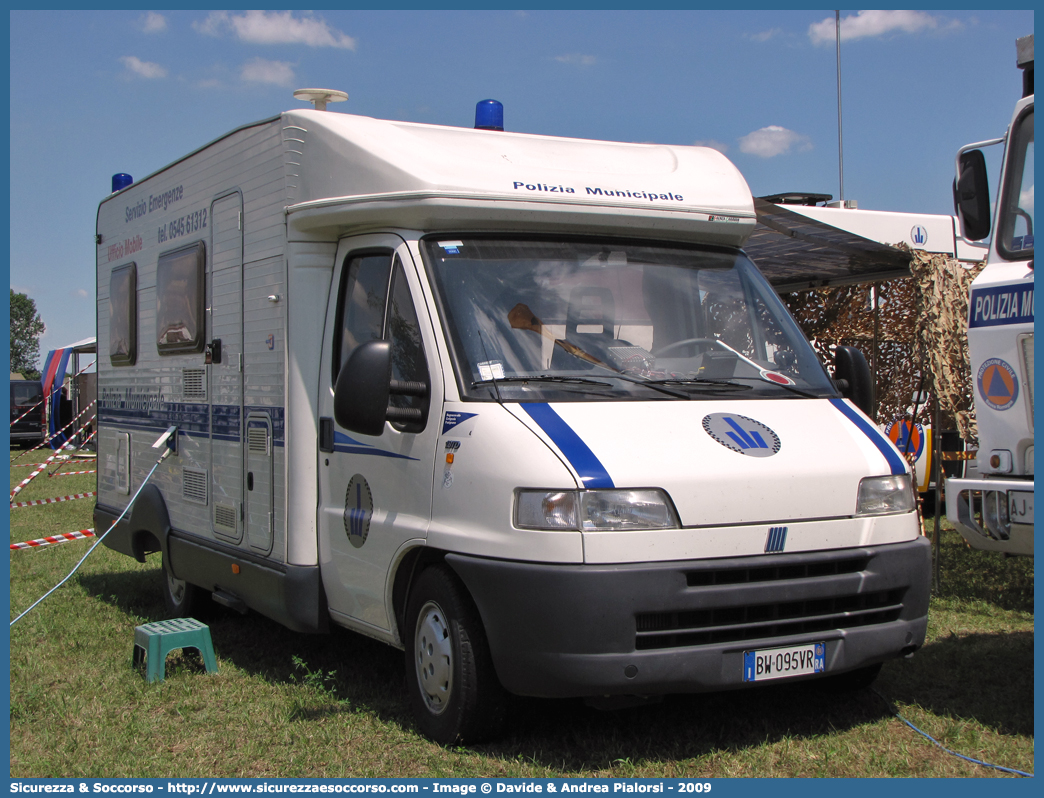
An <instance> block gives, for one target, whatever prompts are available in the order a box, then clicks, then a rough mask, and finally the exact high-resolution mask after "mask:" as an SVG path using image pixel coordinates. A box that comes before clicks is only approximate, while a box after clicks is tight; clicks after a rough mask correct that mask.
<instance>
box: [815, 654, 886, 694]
mask: <svg viewBox="0 0 1044 798" xmlns="http://www.w3.org/2000/svg"><path fill="white" fill-rule="evenodd" d="M881 665H882V663H880V662H878V663H877V664H876V665H867V666H866V667H865V668H856V670H854V671H846V672H845V673H837V674H834V675H833V676H826V677H824V678H822V679H820V680H819V681H818V682H817V683H816V684H817V686H819V687H820V688H821V689H823V690H825V691H827V692H829V693H854V692H856V691H857V690H865V689H866V688H868V687H869V686H870V685H872V684H873V683H874V680H875V679H876V678H877V674H879V673H880V672H881Z"/></svg>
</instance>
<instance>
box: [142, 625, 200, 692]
mask: <svg viewBox="0 0 1044 798" xmlns="http://www.w3.org/2000/svg"><path fill="white" fill-rule="evenodd" d="M179 648H194V649H196V650H197V651H199V653H200V654H202V655H203V664H204V665H206V668H207V673H217V669H218V667H217V659H215V657H214V644H213V643H212V642H211V640H210V627H209V626H207V625H206V624H205V623H200V622H199V621H197V620H196V619H195V618H174V619H173V620H169V621H156V622H154V623H147V624H145V625H144V626H136V627H134V659H133V665H134V666H135V667H137V666H139V665H140V664H141V661H142V659H144V660H145V664H146V672H145V679H146V681H150V682H154V681H156V680H157V679H159V680H160V681H163V678H164V675H165V671H166V665H167V654H169V653H170V652H171V651H177V650H178V649H179Z"/></svg>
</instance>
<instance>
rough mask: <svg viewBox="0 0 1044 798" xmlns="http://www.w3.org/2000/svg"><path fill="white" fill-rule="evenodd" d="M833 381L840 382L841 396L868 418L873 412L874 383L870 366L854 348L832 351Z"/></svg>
mask: <svg viewBox="0 0 1044 798" xmlns="http://www.w3.org/2000/svg"><path fill="white" fill-rule="evenodd" d="M834 380H835V382H841V383H842V385H841V386H840V390H841V395H842V396H843V397H845V398H846V399H851V400H852V402H853V403H854V404H855V406H856V407H858V408H859V409H860V410H862V411H863V412H864V413H866V415H868V416H869V417H870V418H873V410H874V381H873V379H872V378H871V376H870V365H869V364H868V363H867V362H866V358H865V357H864V356H863V353H862V352H860V351H859V350H858V349H856V348H855V347H854V346H839V347H837V349H836V350H835V351H834Z"/></svg>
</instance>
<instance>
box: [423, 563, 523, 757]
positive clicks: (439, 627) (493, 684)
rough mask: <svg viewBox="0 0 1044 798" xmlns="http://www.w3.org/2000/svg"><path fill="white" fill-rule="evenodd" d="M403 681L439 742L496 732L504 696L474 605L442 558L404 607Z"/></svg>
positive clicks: (426, 731) (429, 732)
mask: <svg viewBox="0 0 1044 798" xmlns="http://www.w3.org/2000/svg"><path fill="white" fill-rule="evenodd" d="M405 632H406V635H405V636H406V641H405V642H406V681H407V689H408V691H409V695H410V704H411V706H412V709H413V714H414V718H415V719H416V722H417V726H418V728H419V729H420V731H421V733H422V734H424V735H425V736H427V737H429V738H431V739H432V740H434V741H435V742H437V743H439V744H441V745H470V744H472V743H477V742H481V741H482V740H488V739H490V738H491V737H494V736H496V735H497V734H499V732H500V730H501V727H502V725H503V721H504V715H505V711H506V700H507V696H506V694H505V692H504V688H503V687H501V685H500V682H499V681H498V679H497V674H496V671H495V670H494V668H493V659H492V657H491V656H490V653H489V644H488V643H487V641H486V633H485V630H484V629H483V627H482V621H481V619H480V618H479V614H478V609H477V608H476V607H475V604H474V602H473V601H472V600H471V597H470V596H469V595H468V592H467V589H466V588H465V587H464V585H463V584H462V583H461V581H460V579H458V578H457V576H456V574H454V573H453V571H452V570H450V568H449V567H448V566H446V565H445V564H442V563H440V564H438V565H433V566H430V567H429V568H427V569H425V570H424V571H423V572H422V573H421V575H420V576H419V577H418V578H417V581H416V582H415V583H414V585H413V588H412V589H411V591H410V598H409V603H408V605H407V608H406V629H405Z"/></svg>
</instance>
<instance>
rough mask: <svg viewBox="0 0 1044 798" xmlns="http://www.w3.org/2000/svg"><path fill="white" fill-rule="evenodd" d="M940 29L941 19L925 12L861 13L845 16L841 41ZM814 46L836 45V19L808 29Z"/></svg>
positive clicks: (828, 19)
mask: <svg viewBox="0 0 1044 798" xmlns="http://www.w3.org/2000/svg"><path fill="white" fill-rule="evenodd" d="M938 26H939V20H938V18H936V17H933V16H932V15H931V14H926V13H924V12H923V11H859V12H857V13H856V14H855V16H848V17H842V19H841V41H843V42H847V41H852V40H854V39H865V38H868V37H871V36H883V35H885V34H886V33H894V32H896V31H901V32H903V33H919V32H921V31H923V30H930V29H934V28H937V27H938ZM808 37H809V38H810V39H811V40H812V44H833V43H834V41H835V39H836V29H835V22H834V18H833V17H827V18H826V19H824V20H823V21H822V22H815V23H813V24H812V25H810V26H809V28H808Z"/></svg>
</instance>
